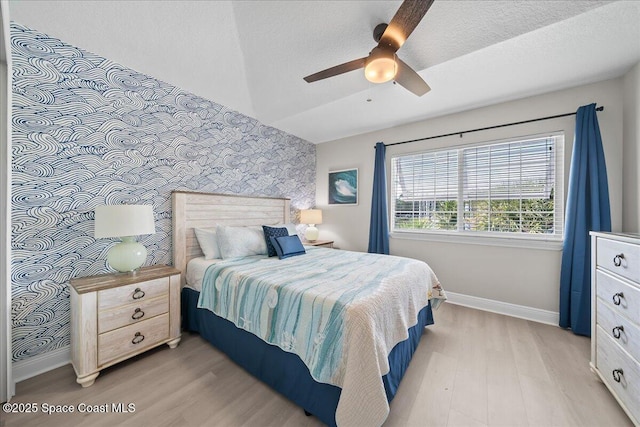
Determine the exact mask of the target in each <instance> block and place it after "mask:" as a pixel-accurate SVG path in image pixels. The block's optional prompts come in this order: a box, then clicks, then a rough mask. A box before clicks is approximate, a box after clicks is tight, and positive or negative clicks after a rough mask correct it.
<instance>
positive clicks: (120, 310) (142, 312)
mask: <svg viewBox="0 0 640 427" xmlns="http://www.w3.org/2000/svg"><path fill="white" fill-rule="evenodd" d="M168 311H169V299H168V298H166V297H165V296H164V295H161V296H159V297H155V298H152V299H147V298H146V296H145V298H143V299H142V300H140V301H136V302H134V303H133V304H127V305H121V306H118V307H115V308H112V309H111V310H101V311H99V312H98V333H99V334H102V333H104V332H108V331H111V330H113V329H116V328H120V327H122V326H127V325H131V324H133V323H137V322H141V321H143V320H147V319H150V318H152V317H155V316H157V315H159V314H163V313H167V312H168Z"/></svg>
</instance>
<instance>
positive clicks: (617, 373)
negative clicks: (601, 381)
mask: <svg viewBox="0 0 640 427" xmlns="http://www.w3.org/2000/svg"><path fill="white" fill-rule="evenodd" d="M612 374H613V380H614V381H615V382H617V383H619V382H620V381H621V380H622V376H623V375H624V372H623V371H622V369H614V370H613V372H612Z"/></svg>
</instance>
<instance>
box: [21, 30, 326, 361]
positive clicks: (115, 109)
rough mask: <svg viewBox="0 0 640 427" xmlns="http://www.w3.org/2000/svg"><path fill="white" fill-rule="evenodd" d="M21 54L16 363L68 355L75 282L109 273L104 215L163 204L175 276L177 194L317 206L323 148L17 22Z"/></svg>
mask: <svg viewBox="0 0 640 427" xmlns="http://www.w3.org/2000/svg"><path fill="white" fill-rule="evenodd" d="M11 47H12V58H13V82H12V84H13V118H12V121H13V134H12V138H13V141H12V158H11V168H12V182H11V189H12V200H11V215H12V218H11V221H12V230H11V249H12V258H11V281H12V306H11V318H12V322H13V324H12V326H13V360H14V361H19V360H24V359H27V358H30V357H33V356H36V355H42V354H44V353H46V352H49V351H52V350H55V349H58V348H62V347H64V346H67V345H69V343H70V337H69V334H70V330H69V292H68V282H69V280H70V279H71V278H74V277H80V276H89V275H96V274H102V273H108V272H110V270H109V269H108V268H107V266H106V262H105V259H106V253H107V251H108V249H109V248H110V247H111V246H112V245H113V243H114V240H112V239H99V240H96V239H94V238H93V215H94V213H93V212H94V209H95V207H96V206H98V205H102V204H122V203H126V204H151V205H153V210H154V213H155V218H156V233H155V234H153V235H148V236H143V237H141V239H140V241H141V243H142V244H144V245H145V246H146V247H147V250H148V252H149V256H148V259H147V263H146V264H147V265H150V264H170V263H171V191H172V190H177V189H179V190H193V191H203V192H216V193H229V194H245V195H262V196H273V197H290V198H291V205H292V209H293V210H297V209H301V208H307V207H311V206H313V205H314V204H315V199H316V197H315V179H316V147H315V145H313V144H311V143H309V142H307V141H304V140H302V139H300V138H297V137H295V136H293V135H290V134H287V133H285V132H282V131H280V130H278V129H275V128H273V127H269V126H266V125H264V124H262V123H260V122H258V121H257V120H255V119H253V118H251V117H247V116H244V115H242V114H240V113H238V112H236V111H232V110H229V109H227V108H225V107H224V106H222V105H220V104H216V103H215V102H213V101H210V100H207V99H203V98H200V97H198V96H196V95H193V94H190V93H188V92H185V91H183V90H181V89H180V88H177V87H175V86H171V85H169V84H167V83H164V82H162V81H159V80H156V79H154V78H153V77H150V76H147V75H144V74H141V73H138V72H136V71H134V70H131V69H128V68H126V67H124V66H122V65H119V64H116V63H114V62H112V61H109V60H108V59H105V58H102V57H100V56H98V55H95V54H92V53H89V52H86V51H84V50H82V49H79V48H76V47H73V46H70V45H68V44H66V43H64V42H62V41H60V40H58V39H55V38H52V37H49V36H47V35H45V34H42V33H39V32H37V31H34V30H31V29H29V28H26V27H24V26H21V25H19V24H16V23H12V24H11ZM212 78H214V77H212Z"/></svg>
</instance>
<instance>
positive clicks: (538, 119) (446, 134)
mask: <svg viewBox="0 0 640 427" xmlns="http://www.w3.org/2000/svg"><path fill="white" fill-rule="evenodd" d="M602 110H604V107H598V108H596V111H602ZM576 114H577V112H575V113H565V114H558V115H555V116H547V117H540V118H537V119H531V120H523V121H521V122H513V123H505V124H502V125H495V126H489V127H486V128H478V129H470V130H463V131H461V132H451V133H445V134H442V135H436V136H428V137H426V138H418V139H411V140H409V141H402V142H393V143H391V144H385V146H386V147H391V146H392V145H400V144H408V143H410V142H417V141H426V140H428V139H435V138H444V137H445V136H453V135H460V138H462V135H464V134H465V133H471V132H480V131H481V130H490V129H498V128H503V127H507V126H515V125H522V124H525V123H533V122H539V121H542V120H550V119H557V118H559V117H567V116H575V115H576Z"/></svg>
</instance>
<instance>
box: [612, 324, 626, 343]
mask: <svg viewBox="0 0 640 427" xmlns="http://www.w3.org/2000/svg"><path fill="white" fill-rule="evenodd" d="M620 332H624V326H622V325H620V326H616V327H615V328H613V337H614V338H615V339H617V340H619V339H620Z"/></svg>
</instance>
